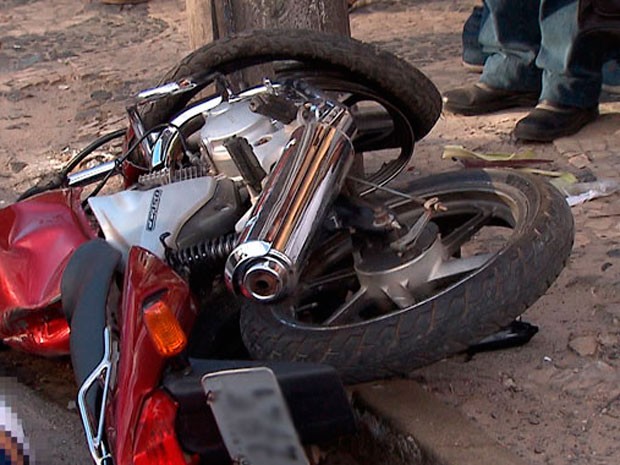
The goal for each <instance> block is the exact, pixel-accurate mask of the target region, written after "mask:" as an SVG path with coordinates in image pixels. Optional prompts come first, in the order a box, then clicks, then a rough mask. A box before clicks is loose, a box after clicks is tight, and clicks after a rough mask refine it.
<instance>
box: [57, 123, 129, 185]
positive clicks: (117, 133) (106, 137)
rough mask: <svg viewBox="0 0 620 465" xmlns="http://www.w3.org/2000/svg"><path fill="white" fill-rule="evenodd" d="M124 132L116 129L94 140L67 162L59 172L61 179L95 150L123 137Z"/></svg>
mask: <svg viewBox="0 0 620 465" xmlns="http://www.w3.org/2000/svg"><path fill="white" fill-rule="evenodd" d="M126 132H127V130H126V129H118V130H116V131H113V132H109V133H108V134H104V135H103V136H101V137H100V138H99V139H97V140H95V141H94V142H92V143H91V144H90V145H88V146H87V147H86V148H84V149H83V150H81V151H80V152H78V153H77V155H75V156H74V157H73V158H72V159H71V160H69V162H68V163H67V164H66V165H65V167H64V168H63V169H62V170H61V172H60V174H61V175H62V176H63V178H64V177H66V176H67V175H68V174H69V173H70V172H71V171H73V170H74V169H75V167H76V166H77V165H79V164H80V163H81V162H82V161H83V160H84V159H85V158H86V157H87V156H89V155H90V154H91V153H93V152H94V151H95V150H97V149H98V148H99V147H101V146H102V145H104V144H107V143H108V142H110V141H112V140H114V139H116V138H118V137H122V136H124V135H125V133H126Z"/></svg>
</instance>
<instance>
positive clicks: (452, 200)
mask: <svg viewBox="0 0 620 465" xmlns="http://www.w3.org/2000/svg"><path fill="white" fill-rule="evenodd" d="M398 190H400V191H401V192H404V193H406V194H409V195H412V196H417V197H423V198H426V199H428V198H431V197H438V198H439V199H440V201H441V202H442V203H443V204H444V205H445V206H446V207H447V208H448V210H447V212H446V213H444V214H440V215H437V218H436V219H434V220H433V221H434V222H435V223H437V225H438V227H439V231H440V234H441V240H442V242H444V244H445V245H447V243H448V242H449V243H450V244H451V245H450V260H457V261H458V259H459V258H461V257H462V255H461V254H462V253H463V252H464V251H465V250H466V248H467V247H470V246H471V244H472V243H475V241H476V240H477V239H478V240H479V241H481V242H482V246H483V247H486V246H488V245H489V244H493V243H494V242H496V239H498V238H499V237H502V235H501V234H500V235H499V236H495V235H496V234H497V231H496V230H495V229H493V230H491V232H490V236H489V235H487V236H486V237H482V236H481V235H483V234H484V230H485V228H486V227H490V226H493V227H497V226H501V227H502V228H501V230H506V231H508V232H509V236H508V237H505V238H504V239H503V241H502V244H500V246H499V248H498V249H497V250H494V251H493V253H492V254H489V257H490V258H488V259H486V261H485V262H484V263H483V264H482V265H481V266H478V267H476V268H475V269H471V270H468V271H466V272H463V271H462V270H461V271H460V273H461V274H456V275H454V276H452V278H451V279H449V280H448V281H447V282H444V283H441V284H438V283H429V285H430V286H431V288H432V291H431V292H430V293H429V292H421V293H419V295H417V296H416V302H415V303H414V304H413V305H410V306H408V307H406V308H398V307H397V306H396V305H392V308H391V309H390V310H388V311H386V310H385V302H383V303H382V304H379V303H377V304H376V306H377V307H383V308H382V309H381V310H380V311H375V312H373V311H370V312H368V307H369V306H370V307H372V305H373V303H372V302H371V300H372V299H368V296H364V298H365V299H367V300H368V301H367V302H364V301H362V302H363V305H357V303H356V304H355V305H354V307H355V308H356V309H357V310H355V311H354V310H350V311H351V312H352V313H355V312H356V311H357V313H358V314H354V315H352V318H351V319H350V320H349V321H346V320H345V321H343V322H341V323H332V324H324V323H325V321H328V320H327V319H326V318H328V317H326V315H329V314H333V313H334V312H337V311H339V310H341V309H342V308H343V306H346V305H348V304H347V299H348V302H350V301H351V299H352V298H355V296H356V295H357V294H356V285H355V284H353V282H354V281H355V279H354V278H353V280H352V278H351V275H354V273H353V270H352V268H351V263H352V261H351V260H349V262H348V263H349V265H348V266H349V268H348V270H349V273H348V275H347V273H346V269H344V270H342V271H344V274H342V276H343V279H342V280H341V284H342V289H340V290H338V289H336V288H335V286H332V287H330V286H326V285H325V283H326V282H327V281H329V278H328V276H323V278H324V281H323V288H324V290H323V295H322V294H321V288H320V287H316V288H314V289H312V290H311V291H310V292H307V291H308V286H309V284H308V283H304V282H303V276H302V282H301V283H300V293H299V294H298V295H297V296H295V297H293V298H292V299H290V300H289V301H287V302H283V303H280V304H277V305H270V306H264V305H258V304H253V303H245V304H244V306H243V307H242V309H241V331H242V337H243V340H244V342H245V344H246V347H247V348H248V350H249V352H250V354H251V355H252V356H254V357H256V358H259V359H282V360H297V361H314V362H321V363H326V364H330V365H333V366H334V367H336V368H337V369H338V370H339V371H340V373H341V374H342V376H343V379H344V380H345V381H346V382H361V381H368V380H372V379H378V378H385V377H390V376H395V375H404V374H407V373H409V372H411V371H412V370H414V369H416V368H419V367H422V366H424V365H428V364H430V363H432V362H435V361H437V360H440V359H442V358H445V357H446V356H449V355H453V354H455V353H458V352H460V351H463V350H465V349H467V347H468V346H469V345H471V344H473V343H475V342H478V341H479V340H480V339H482V338H483V337H485V336H487V335H489V334H492V333H493V332H495V331H497V330H498V329H500V328H501V327H503V326H506V325H507V324H509V323H510V322H511V321H512V320H513V319H514V318H515V317H516V316H518V315H520V314H521V313H523V312H524V311H525V310H526V309H527V308H528V307H529V306H530V305H532V304H533V303H534V302H535V301H536V300H537V299H538V298H539V297H540V296H542V295H543V294H544V293H545V292H546V290H547V289H548V288H549V287H550V286H551V284H552V283H553V281H554V280H555V279H556V277H557V276H558V274H559V273H560V271H561V270H562V268H563V267H564V265H565V263H566V261H567V259H568V257H569V255H570V251H571V248H572V242H573V235H574V225H573V217H572V214H571V212H570V209H569V207H568V205H567V204H566V202H565V200H564V198H563V197H562V196H561V194H560V193H559V192H558V191H557V190H556V189H555V188H554V187H553V186H551V185H550V184H548V183H546V182H545V181H543V180H541V179H539V178H535V177H533V176H530V175H526V174H523V173H519V172H515V171H493V170H489V171H482V170H463V171H456V172H450V173H443V174H438V175H433V176H429V177H426V178H421V179H417V180H415V181H413V182H412V183H410V184H409V185H408V186H406V187H404V188H400V189H398ZM385 200H386V201H387V202H390V203H394V200H395V199H394V198H391V199H390V198H386V199H385ZM397 203H400V204H401V206H400V207H397V208H395V210H396V212H397V213H398V214H399V219H403V220H404V222H405V223H408V224H409V225H410V224H411V222H413V221H415V219H416V217H417V216H419V214H420V213H421V211H422V210H421V208H420V207H419V205H415V204H413V203H411V202H409V203H407V202H406V201H405V202H404V203H403V201H402V199H401V200H400V201H397ZM455 232H456V234H454V235H452V236H450V233H455ZM474 254H475V252H474ZM341 255H342V254H341ZM341 258H342V257H341ZM343 263H345V268H346V266H347V265H346V260H344V261H343ZM464 263H465V262H464ZM465 268H467V267H465ZM331 276H334V275H333V274H332V275H331ZM339 284H340V283H339ZM304 286H306V289H305V291H303V289H304ZM310 286H311V285H310ZM347 286H348V288H347ZM357 286H358V287H357V289H359V285H357ZM418 289H423V286H422V287H419V288H418ZM358 292H359V291H358ZM301 294H305V296H303V297H302V296H301ZM414 294H415V292H414ZM334 301H337V302H336V303H334ZM309 302H311V303H312V305H310V306H309V307H308V305H309ZM304 305H305V306H306V307H308V308H312V309H313V310H312V312H311V313H312V314H314V315H316V314H320V315H321V316H320V317H318V318H317V319H316V320H315V321H312V320H311V319H310V320H308V318H307V317H304V318H302V315H303V314H304V312H301V311H300V309H301V308H302V306H304ZM326 307H327V311H326V310H325V308H326ZM352 308H353V307H352ZM306 315H307V312H306Z"/></svg>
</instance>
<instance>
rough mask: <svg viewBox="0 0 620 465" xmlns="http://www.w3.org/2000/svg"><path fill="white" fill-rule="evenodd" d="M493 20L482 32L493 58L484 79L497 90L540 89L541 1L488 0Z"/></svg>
mask: <svg viewBox="0 0 620 465" xmlns="http://www.w3.org/2000/svg"><path fill="white" fill-rule="evenodd" d="M486 3H487V6H488V8H489V19H488V21H487V24H485V27H484V28H482V30H481V31H480V36H479V40H480V44H481V45H482V50H483V52H484V53H487V54H489V58H488V59H487V61H486V62H485V64H484V70H483V73H482V77H481V78H480V82H482V83H485V84H487V85H489V86H491V87H494V88H496V89H505V90H511V91H519V92H538V91H539V90H540V70H539V69H538V68H537V67H536V64H535V60H536V55H537V54H538V50H539V47H540V37H541V36H540V28H539V24H538V11H539V5H540V0H519V1H515V0H486Z"/></svg>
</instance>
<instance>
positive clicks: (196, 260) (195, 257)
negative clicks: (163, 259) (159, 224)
mask: <svg viewBox="0 0 620 465" xmlns="http://www.w3.org/2000/svg"><path fill="white" fill-rule="evenodd" d="M236 242H237V236H236V235H235V234H226V235H225V236H220V237H216V238H214V239H207V240H206V241H202V242H199V243H197V244H194V245H190V246H189V247H185V248H183V249H179V250H176V251H171V253H170V255H169V256H168V261H169V263H170V264H172V265H173V266H174V267H187V268H189V270H190V271H191V270H193V269H195V268H197V267H202V266H205V265H214V264H216V263H218V262H222V261H224V260H226V258H227V257H228V255H230V253H231V252H232V250H233V249H234V248H235V243H236Z"/></svg>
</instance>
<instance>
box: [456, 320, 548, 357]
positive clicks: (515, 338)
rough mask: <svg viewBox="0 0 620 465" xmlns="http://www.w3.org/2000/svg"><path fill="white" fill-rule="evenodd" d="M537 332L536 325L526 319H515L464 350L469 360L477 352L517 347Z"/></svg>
mask: <svg viewBox="0 0 620 465" xmlns="http://www.w3.org/2000/svg"><path fill="white" fill-rule="evenodd" d="M537 332H538V326H535V325H533V324H531V323H527V322H526V321H521V320H515V321H513V322H512V323H510V324H509V325H508V326H506V327H505V328H503V329H501V330H500V331H498V332H496V333H495V334H491V335H490V336H487V337H485V338H484V339H482V340H481V341H480V342H478V343H477V344H473V345H471V346H469V348H468V349H467V350H466V353H467V356H468V357H467V359H468V360H471V358H472V357H473V356H474V354H477V353H478V352H488V351H491V350H501V349H510V348H512V347H519V346H522V345H524V344H527V343H528V342H530V339H532V337H534V335H535V334H536V333H537Z"/></svg>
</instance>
